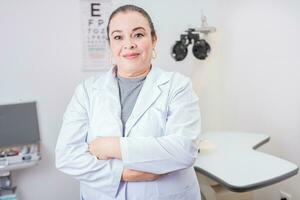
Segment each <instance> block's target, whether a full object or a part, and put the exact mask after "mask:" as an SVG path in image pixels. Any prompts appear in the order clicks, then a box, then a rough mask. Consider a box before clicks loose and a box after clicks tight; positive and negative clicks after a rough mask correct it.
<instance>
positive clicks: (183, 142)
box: [120, 79, 201, 174]
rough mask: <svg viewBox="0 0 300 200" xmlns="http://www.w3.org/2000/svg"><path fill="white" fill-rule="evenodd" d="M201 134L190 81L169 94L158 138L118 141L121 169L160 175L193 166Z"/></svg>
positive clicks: (198, 114)
mask: <svg viewBox="0 0 300 200" xmlns="http://www.w3.org/2000/svg"><path fill="white" fill-rule="evenodd" d="M200 132H201V122H200V110H199V105H198V97H197V95H196V94H195V93H194V91H193V89H192V84H191V81H190V80H189V79H188V80H187V81H186V82H185V84H183V85H182V86H181V87H180V88H178V89H177V90H176V91H175V92H173V95H172V98H171V101H170V104H169V109H168V117H167V122H166V129H165V134H164V136H162V137H126V138H121V140H120V145H121V153H122V159H123V163H124V167H125V168H129V169H134V170H140V171H145V172H151V173H156V174H164V173H168V172H172V171H176V170H180V169H185V168H189V167H191V166H193V164H194V162H195V159H196V156H197V151H198V146H199V137H200Z"/></svg>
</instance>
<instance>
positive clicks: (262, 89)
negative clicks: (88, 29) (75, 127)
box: [0, 0, 300, 200]
mask: <svg viewBox="0 0 300 200" xmlns="http://www.w3.org/2000/svg"><path fill="white" fill-rule="evenodd" d="M113 2H114V7H116V6H117V5H120V4H121V3H122V4H123V3H126V2H130V3H136V4H138V5H142V6H143V7H144V8H145V9H146V10H147V11H149V13H150V15H151V16H152V17H153V20H154V23H155V26H156V29H157V32H158V37H159V42H158V47H157V53H158V57H157V59H156V60H155V61H154V63H155V64H157V65H160V66H161V67H162V68H165V69H167V70H176V71H180V72H182V73H184V74H186V75H188V76H190V77H192V79H193V82H194V87H195V90H196V91H197V94H198V95H199V97H200V106H201V110H202V118H203V128H204V130H205V131H207V130H237V131H255V132H263V133H266V134H269V135H270V136H271V142H270V143H269V144H268V145H266V146H265V147H264V148H263V150H264V151H266V152H270V153H272V154H274V155H278V156H280V157H282V158H284V159H287V160H290V161H292V162H294V163H296V164H298V165H300V160H299V156H297V153H296V152H299V148H300V147H299V144H300V141H299V140H300V136H299V132H300V124H299V120H300V112H299V111H300V103H299V102H300V93H299V91H300V90H299V89H300V77H299V76H300V71H299V68H298V67H299V59H298V55H297V54H298V52H299V51H298V48H297V47H299V46H300V39H299V37H298V35H299V33H300V25H299V19H300V18H299V17H300V16H299V15H300V14H299V12H297V11H298V10H300V5H299V3H298V2H297V1H296V0H294V1H292V0H288V1H279V0H277V1H270V0H268V1H267V0H265V1H258V0H256V1H238V0H226V1H225V0H223V1H220V0H219V1H208V0H207V1H204V0H203V1H201V0H190V1H188V2H189V3H186V2H185V3H183V2H182V1H179V0H175V1H174V0H164V1H160V2H159V3H154V2H153V1H145V0H140V1H138V0H136V1H120V0H118V1H116V0H114V1H113ZM79 3H80V2H79V1H71V0H64V1H61V0H60V1H59V0H45V1H43V2H41V1H37V0H27V1H17V0H1V1H0V24H1V28H0V104H2V103H10V102H19V101H28V100H36V101H37V102H38V110H39V119H40V129H41V139H42V156H43V159H42V161H41V163H40V164H39V165H38V166H37V167H34V168H31V169H26V170H21V171H18V172H15V173H14V174H13V178H14V181H15V184H17V185H18V186H19V187H18V195H19V198H20V199H21V200H38V199H43V200H50V199H57V200H59V199H78V195H79V187H78V183H77V182H76V181H74V180H72V179H71V178H70V177H68V176H66V175H63V174H62V173H60V172H58V171H57V170H56V169H55V166H54V148H55V144H56V139H57V136H58V132H59V129H60V125H61V119H62V115H63V112H64V110H65V107H66V105H67V103H68V101H69V100H70V97H71V95H72V93H73V91H74V88H75V86H76V85H77V84H78V83H79V82H80V81H81V80H82V79H84V78H86V77H88V76H90V75H94V74H96V73H99V72H90V73H87V72H82V71H81V41H80V40H81V38H80V7H79V5H80V4H79ZM201 10H203V11H204V12H205V14H206V15H207V17H208V22H209V23H210V24H212V25H215V26H216V27H217V32H216V33H214V34H212V35H209V36H208V37H207V39H208V41H209V42H210V44H211V46H212V53H211V55H210V57H209V58H208V59H207V60H205V61H199V60H196V59H194V58H193V56H192V54H191V52H190V53H189V55H188V58H186V59H185V60H184V61H183V62H180V63H175V62H174V61H173V60H172V58H171V57H170V47H171V46H172V45H173V44H174V42H175V41H176V40H178V39H179V35H180V33H181V32H182V31H183V30H185V29H186V28H187V27H188V25H190V26H199V25H200V23H201V22H200V21H201V15H200V14H201ZM187 13H188V14H187ZM299 182H300V181H299V176H297V177H294V178H292V179H289V180H287V181H285V182H282V183H280V184H276V185H274V186H271V187H267V188H265V189H261V190H259V191H258V192H256V194H255V196H256V199H257V200H271V199H272V200H274V199H278V198H277V196H276V195H277V190H278V189H283V190H285V191H286V192H290V193H291V194H292V195H293V199H300V193H299V191H297V188H299V187H300V184H299ZM275 196H276V197H275Z"/></svg>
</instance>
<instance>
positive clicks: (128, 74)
mask: <svg viewBox="0 0 300 200" xmlns="http://www.w3.org/2000/svg"><path fill="white" fill-rule="evenodd" d="M150 69H151V67H147V68H145V69H142V70H140V71H130V72H126V71H122V70H120V69H117V73H118V76H120V77H123V78H139V77H143V76H146V75H147V74H148V73H149V71H150Z"/></svg>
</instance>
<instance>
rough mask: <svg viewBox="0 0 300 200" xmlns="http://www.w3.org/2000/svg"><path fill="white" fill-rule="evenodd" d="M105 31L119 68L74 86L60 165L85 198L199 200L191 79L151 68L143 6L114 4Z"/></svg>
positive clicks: (151, 43) (149, 26)
mask: <svg viewBox="0 0 300 200" xmlns="http://www.w3.org/2000/svg"><path fill="white" fill-rule="evenodd" d="M107 34H108V40H109V45H110V49H111V51H112V55H113V57H114V59H115V61H116V65H115V66H113V67H112V69H111V70H110V71H109V72H107V73H106V74H102V75H99V76H95V77H92V78H89V79H87V80H85V81H83V82H82V83H81V84H80V85H79V86H78V87H77V89H76V91H75V94H74V96H73V98H72V100H71V102H70V104H69V105H68V107H67V110H66V112H65V115H64V120H63V124H62V128H61V131H60V135H59V138H58V141H57V146H56V166H57V168H58V169H59V170H61V171H63V172H65V173H67V174H69V175H71V176H73V177H74V178H76V179H78V180H79V181H80V191H81V199H85V200H95V199H101V200H113V199H117V200H121V199H122V200H124V199H125V200H131V199H141V200H143V199H145V200H146V199H152V200H169V199H172V200H179V199H188V200H199V199H200V189H199V185H198V182H197V178H196V175H195V171H194V169H193V164H194V162H195V158H196V156H197V150H198V143H199V136H200V130H201V123H200V111H199V106H198V97H197V96H196V94H195V93H194V91H193V89H192V84H191V81H190V79H189V78H187V77H185V76H183V75H181V74H179V73H175V72H166V71H163V70H162V69H159V68H158V67H155V66H152V64H151V60H152V58H153V52H154V49H155V45H156V41H157V37H156V33H155V30H154V26H153V23H152V21H151V18H150V16H149V15H148V14H147V13H146V11H145V10H143V9H142V8H140V7H137V6H134V5H125V6H122V7H120V8H118V9H116V10H115V11H114V12H113V13H112V14H111V16H110V18H109V23H108V27H107Z"/></svg>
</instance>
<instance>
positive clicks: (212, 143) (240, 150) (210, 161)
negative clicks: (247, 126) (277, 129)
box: [194, 132, 298, 192]
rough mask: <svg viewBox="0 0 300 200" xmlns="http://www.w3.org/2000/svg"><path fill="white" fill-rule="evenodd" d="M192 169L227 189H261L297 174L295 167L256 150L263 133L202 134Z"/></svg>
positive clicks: (263, 136)
mask: <svg viewBox="0 0 300 200" xmlns="http://www.w3.org/2000/svg"><path fill="white" fill-rule="evenodd" d="M202 139H203V140H202V142H201V144H200V153H199V156H198V158H197V160H196V162H195V165H194V167H195V169H196V171H197V172H199V173H201V174H203V175H204V176H206V177H208V178H210V179H212V180H214V181H216V182H217V183H219V184H220V185H222V186H224V187H226V188H227V189H228V190H231V191H234V192H245V191H251V190H254V189H258V188H262V187H265V186H268V185H271V184H274V183H277V182H280V181H282V180H285V179H287V178H289V177H291V176H294V175H296V174H297V173H298V166H296V165H295V164H293V163H291V162H288V161H286V160H283V159H280V158H278V157H276V156H272V155H270V154H267V153H263V152H259V151H256V150H255V149H256V148H258V147H259V146H261V145H263V144H265V143H266V142H268V141H269V139H270V137H269V136H267V135H264V134H255V133H238V132H208V133H204V134H203V136H202Z"/></svg>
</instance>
